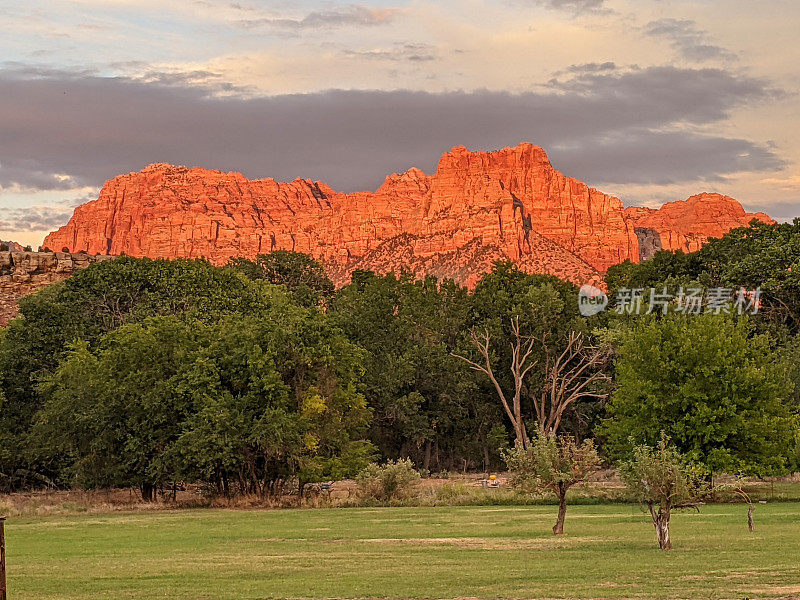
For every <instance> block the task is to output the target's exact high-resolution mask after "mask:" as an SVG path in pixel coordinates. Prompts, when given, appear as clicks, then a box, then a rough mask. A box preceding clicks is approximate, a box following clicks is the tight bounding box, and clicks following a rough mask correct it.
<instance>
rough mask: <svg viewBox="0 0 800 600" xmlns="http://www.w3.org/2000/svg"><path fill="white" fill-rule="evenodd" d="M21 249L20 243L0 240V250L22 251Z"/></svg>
mask: <svg viewBox="0 0 800 600" xmlns="http://www.w3.org/2000/svg"><path fill="white" fill-rule="evenodd" d="M23 250H24V248H23V247H22V244H18V243H17V242H4V241H3V240H0V252H22V251H23Z"/></svg>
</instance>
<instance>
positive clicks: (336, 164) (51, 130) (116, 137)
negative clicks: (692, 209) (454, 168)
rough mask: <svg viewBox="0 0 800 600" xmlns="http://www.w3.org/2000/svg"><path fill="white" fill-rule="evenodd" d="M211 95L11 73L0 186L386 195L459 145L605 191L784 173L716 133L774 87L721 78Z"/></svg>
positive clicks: (173, 85)
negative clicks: (158, 170)
mask: <svg viewBox="0 0 800 600" xmlns="http://www.w3.org/2000/svg"><path fill="white" fill-rule="evenodd" d="M212 91H213V90H212ZM212 91H210V90H209V88H206V87H202V86H197V85H188V84H186V83H183V82H182V81H181V80H180V78H179V79H178V80H177V82H175V81H172V80H170V83H166V82H165V81H164V80H163V79H157V80H154V81H142V80H137V79H131V78H124V77H114V78H107V77H99V76H96V75H91V74H86V73H77V74H75V73H58V72H55V71H44V72H43V71H41V70H38V71H34V72H29V71H26V70H24V69H20V68H17V69H14V70H11V69H7V70H5V71H0V186H22V187H28V188H35V189H59V188H60V187H64V186H67V185H68V186H69V187H76V186H82V185H89V186H98V185H100V184H102V182H103V181H105V180H106V179H109V178H111V177H113V176H115V175H117V174H120V173H126V172H130V171H136V170H139V169H141V168H143V167H144V166H146V165H147V164H149V163H153V162H171V163H175V164H184V165H197V166H204V167H208V168H216V169H221V170H225V171H240V172H242V173H244V174H245V175H246V176H248V177H251V178H252V177H274V178H276V179H278V180H291V179H293V178H295V177H307V178H312V179H319V180H323V181H326V182H327V183H329V184H330V185H331V186H333V187H334V188H336V189H339V190H344V191H352V190H356V189H375V188H376V187H377V186H378V185H379V184H380V183H381V181H382V180H383V178H384V177H385V176H386V175H387V174H389V173H392V172H397V171H402V170H405V169H407V168H409V167H411V166H418V167H420V168H423V169H424V170H426V171H427V172H432V171H433V170H434V169H435V166H436V162H437V159H438V157H439V156H440V155H441V153H442V152H443V151H445V150H447V149H449V148H450V147H452V146H455V145H460V144H463V145H466V146H467V147H469V148H473V149H491V148H499V147H503V146H506V145H514V144H517V143H518V142H520V141H523V140H526V141H531V142H534V143H536V144H539V145H541V146H543V147H544V148H545V149H547V150H548V152H549V154H550V157H551V159H552V161H553V164H554V165H555V166H556V168H558V169H560V170H561V171H563V172H565V173H566V174H567V175H571V176H573V177H577V178H580V179H583V180H584V181H587V182H588V183H590V184H594V185H598V184H603V183H673V182H687V181H694V180H699V179H709V178H723V177H725V176H726V175H728V174H732V173H737V172H741V171H766V170H770V169H777V168H780V167H782V166H783V161H782V160H781V158H780V157H779V156H777V155H776V153H775V150H774V149H773V148H770V147H768V146H765V145H762V144H759V143H757V142H754V141H751V140H745V139H738V138H730V137H724V136H722V135H719V134H713V133H708V132H706V131H707V130H709V129H710V128H709V127H708V126H709V125H710V124H713V123H716V122H719V121H721V120H724V119H725V118H727V116H728V115H729V113H730V111H731V110H733V109H734V108H737V107H740V106H743V105H753V104H755V103H759V102H763V101H767V100H769V99H770V98H772V97H773V96H775V94H776V93H775V92H774V91H772V90H771V89H770V87H769V85H768V84H767V83H765V82H764V81H761V80H758V79H752V78H748V77H743V76H737V75H733V74H731V73H727V72H725V71H722V70H719V69H678V68H673V67H651V68H647V69H633V70H620V69H616V70H611V69H607V68H603V69H599V70H598V69H589V70H588V72H586V70H584V72H581V73H578V74H575V75H568V76H566V78H562V79H555V80H553V81H551V82H550V84H549V86H548V88H547V89H545V90H544V91H542V92H537V93H522V94H510V93H506V92H492V91H475V92H451V93H441V94H433V93H427V92H412V91H356V90H350V91H345V90H331V91H326V92H319V93H311V94H293V95H281V96H269V97H241V96H235V95H229V96H218V95H214V94H213V93H212ZM704 132H706V133H704ZM57 175H58V176H57ZM64 175H67V176H69V178H70V179H69V180H63V177H64Z"/></svg>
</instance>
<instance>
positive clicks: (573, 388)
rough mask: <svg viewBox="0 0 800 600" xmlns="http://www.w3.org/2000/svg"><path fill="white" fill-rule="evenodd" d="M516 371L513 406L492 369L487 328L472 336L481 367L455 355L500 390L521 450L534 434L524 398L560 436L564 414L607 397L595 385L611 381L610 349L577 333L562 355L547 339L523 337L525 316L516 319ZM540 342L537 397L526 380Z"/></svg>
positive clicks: (544, 428)
mask: <svg viewBox="0 0 800 600" xmlns="http://www.w3.org/2000/svg"><path fill="white" fill-rule="evenodd" d="M511 333H512V336H513V337H512V340H511V342H510V346H511V364H510V366H509V369H510V371H511V375H512V379H513V381H514V391H513V393H512V394H511V401H510V402H509V400H508V396H506V394H505V392H504V391H503V388H502V386H501V385H500V383H499V382H498V380H497V377H496V376H495V373H494V370H493V367H492V352H491V336H490V334H489V330H488V329H485V330H484V331H483V333H482V334H480V335H479V334H477V333H476V332H475V330H474V329H473V330H472V332H471V337H472V344H473V346H475V348H476V349H477V350H478V353H479V354H480V356H481V359H482V360H481V362H475V361H473V360H470V359H469V358H467V357H465V356H461V355H459V354H454V356H456V357H457V358H460V359H461V360H463V361H465V362H466V363H467V364H469V366H470V368H471V369H472V370H474V371H479V372H481V373H484V374H485V375H486V376H487V377H488V378H489V380H490V381H491V382H492V384H493V385H494V388H495V390H496V391H497V395H498V396H499V397H500V402H501V403H502V405H503V408H504V409H505V411H506V414H507V415H508V418H509V420H510V421H511V425H512V426H513V427H514V435H515V441H514V446H515V447H517V448H527V447H528V445H529V440H528V431H527V429H526V427H525V422H524V419H523V416H522V397H523V394H526V395H529V396H530V398H531V400H532V401H533V407H534V412H535V416H536V421H537V424H538V426H539V431H540V432H541V433H542V434H543V435H545V436H546V437H550V436H551V435H553V434H555V433H557V432H558V428H559V427H560V426H561V421H562V419H563V416H564V412H565V411H566V410H567V409H568V408H569V407H570V406H572V405H573V404H575V403H576V402H577V401H579V400H582V399H585V398H601V397H604V396H605V394H602V393H598V392H596V391H595V384H597V383H599V382H601V381H608V380H609V377H608V375H606V374H605V373H604V372H603V371H602V367H603V365H604V364H605V363H606V362H607V360H608V357H609V353H608V351H607V350H605V349H603V348H600V347H598V346H594V345H592V344H590V343H588V342H587V340H586V336H585V335H584V334H582V333H579V332H576V331H571V332H570V333H569V335H568V337H567V343H566V347H565V348H564V349H563V350H561V351H560V352H559V351H558V350H556V348H555V346H554V345H550V344H549V342H548V339H547V336H546V335H544V336H542V337H541V338H535V337H527V336H523V335H522V334H521V333H520V327H519V317H516V316H515V317H512V318H511ZM537 342H538V343H539V344H541V347H542V348H543V350H544V356H545V358H544V384H543V385H542V388H541V390H540V393H535V392H533V393H532V392H531V390H530V386H529V385H528V384H527V383H526V377H527V376H528V374H529V373H530V371H531V369H533V368H534V367H535V366H537V365H538V364H539V361H538V360H536V359H534V357H533V351H534V349H535V348H536V347H537Z"/></svg>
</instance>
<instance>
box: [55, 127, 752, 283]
mask: <svg viewBox="0 0 800 600" xmlns="http://www.w3.org/2000/svg"><path fill="white" fill-rule="evenodd" d="M696 198H701V199H700V200H693V199H690V200H687V201H686V202H683V203H681V202H677V203H672V204H668V205H666V206H665V207H664V209H661V210H658V211H651V210H650V209H625V208H624V207H623V205H622V202H621V201H620V200H619V199H617V198H614V197H612V196H608V195H606V194H603V193H602V192H600V191H598V190H595V189H593V188H590V187H588V186H587V185H586V184H584V183H582V182H580V181H578V180H576V179H572V178H569V177H565V176H564V175H562V174H561V173H559V172H558V171H556V170H555V169H554V168H553V167H552V166H551V165H550V162H549V160H548V158H547V155H546V153H545V151H544V150H542V149H541V148H539V147H537V146H533V145H531V144H527V143H524V144H520V145H519V146H517V147H516V148H504V149H502V150H498V151H494V152H470V151H468V150H467V149H466V148H464V147H456V148H453V149H452V150H451V151H450V152H448V153H446V154H444V155H443V156H442V158H441V160H440V161H439V165H438V168H437V170H436V172H435V173H434V174H433V175H426V174H425V173H423V172H422V171H420V170H419V169H416V168H412V169H410V170H408V171H406V172H405V173H402V174H394V175H391V176H389V177H388V178H387V179H386V180H385V182H384V183H383V185H381V187H380V188H379V189H378V190H377V191H375V192H356V193H352V194H344V193H339V192H335V191H334V190H332V189H331V188H330V187H328V186H327V185H325V184H324V183H322V182H318V181H311V180H304V179H297V180H295V181H293V182H291V183H279V182H276V181H275V180H273V179H257V180H249V179H246V178H245V177H244V176H242V175H241V174H239V173H223V172H220V171H211V170H206V169H200V168H186V167H176V166H172V165H168V164H155V165H151V166H149V167H147V168H145V169H144V170H142V171H140V172H138V173H130V174H127V175H121V176H119V177H115V178H114V179H112V180H110V181H109V182H107V183H106V185H105V186H104V187H103V189H102V191H101V192H100V197H99V198H98V199H97V200H95V201H92V202H89V203H87V204H84V205H82V206H79V207H78V208H76V209H75V213H74V215H73V217H72V219H70V221H69V223H68V224H67V225H65V226H64V227H62V228H61V229H59V230H58V231H56V232H54V233H51V234H50V235H48V236H47V238H46V239H45V241H44V246H45V247H47V248H51V249H53V250H65V251H70V252H78V251H82V252H87V253H89V254H112V255H117V254H127V255H131V256H147V257H151V258H178V257H187V258H198V257H205V258H206V259H208V260H210V261H211V262H212V263H214V264H224V263H226V262H227V261H228V260H229V259H230V258H232V257H236V256H243V257H253V256H255V255H256V254H259V253H267V252H270V251H272V250H276V249H287V250H295V251H298V252H305V253H308V254H311V255H312V256H314V257H315V258H317V259H319V260H321V261H322V262H323V263H324V264H325V265H326V268H327V269H328V272H329V273H330V275H331V277H332V279H333V280H334V282H335V283H336V284H337V285H342V284H344V283H347V282H348V281H349V275H350V273H351V272H352V271H353V270H354V269H359V268H364V269H373V270H377V271H380V272H389V271H399V270H401V269H409V270H411V271H413V272H415V273H417V274H418V275H424V274H433V275H437V276H440V277H441V276H446V277H452V278H454V279H456V280H457V281H459V282H461V283H464V284H467V285H470V286H471V285H474V283H475V282H476V281H477V280H478V279H479V277H480V275H481V274H482V273H484V272H486V271H487V270H488V269H489V268H490V267H491V264H492V262H494V261H495V260H499V259H510V260H513V261H514V262H516V263H517V264H519V265H520V266H521V268H523V269H525V270H526V271H530V272H537V273H550V274H554V275H558V276H560V277H563V278H565V279H569V280H571V281H574V282H576V283H599V282H600V281H601V279H602V273H603V272H604V271H605V270H606V269H607V268H608V267H609V266H611V265H613V264H616V263H618V262H620V261H623V260H625V259H631V260H635V261H638V260H639V259H640V255H641V254H642V252H644V254H650V253H652V252H654V251H655V250H656V249H658V248H661V247H663V248H668V249H671V248H678V247H681V248H692V249H694V247H695V246H697V245H699V244H702V243H703V241H704V240H705V239H707V238H708V237H709V236H715V235H720V234H721V233H724V232H725V231H727V230H729V229H730V228H731V227H734V226H737V225H746V224H747V222H748V221H749V220H750V217H752V216H753V215H747V214H746V213H745V212H744V209H742V207H741V206H740V205H739V204H738V203H737V202H736V201H734V200H732V199H730V198H725V197H716V196H714V195H701V196H700V197H696ZM662 211H663V212H662ZM758 218H767V217H766V216H765V215H758Z"/></svg>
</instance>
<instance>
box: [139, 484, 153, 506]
mask: <svg viewBox="0 0 800 600" xmlns="http://www.w3.org/2000/svg"><path fill="white" fill-rule="evenodd" d="M140 489H141V491H142V500H144V501H145V502H152V501H153V500H154V499H155V489H156V488H155V486H154V485H153V484H152V483H143V484H142V485H141V486H140Z"/></svg>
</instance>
